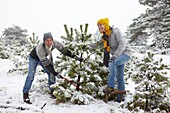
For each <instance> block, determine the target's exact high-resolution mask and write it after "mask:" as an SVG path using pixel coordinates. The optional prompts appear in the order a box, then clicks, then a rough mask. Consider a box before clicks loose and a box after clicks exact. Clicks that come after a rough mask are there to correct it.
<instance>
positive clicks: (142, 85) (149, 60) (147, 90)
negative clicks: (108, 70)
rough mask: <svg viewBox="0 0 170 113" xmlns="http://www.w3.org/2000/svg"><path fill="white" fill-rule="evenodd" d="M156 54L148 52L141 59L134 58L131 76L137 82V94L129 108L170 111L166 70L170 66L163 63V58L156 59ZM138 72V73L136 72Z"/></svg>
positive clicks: (156, 112) (133, 109)
mask: <svg viewBox="0 0 170 113" xmlns="http://www.w3.org/2000/svg"><path fill="white" fill-rule="evenodd" d="M154 56H155V55H154V54H152V53H150V52H148V54H147V55H146V56H145V57H144V58H142V60H140V59H139V58H135V57H134V58H133V60H132V61H133V62H132V65H133V67H132V68H131V69H133V70H134V71H133V70H131V72H132V73H129V74H131V78H132V80H133V81H134V82H135V84H136V87H135V94H134V95H133V100H132V101H130V102H128V103H127V107H128V109H129V110H131V111H133V112H135V111H136V112H137V111H139V110H140V109H142V110H144V111H154V113H158V112H161V111H166V112H167V113H169V112H170V106H169V105H170V103H169V99H170V96H169V92H168V87H169V86H170V82H169V79H168V77H167V72H166V70H167V69H168V66H167V65H165V64H164V63H162V59H157V60H156V59H155V57H154ZM134 72H136V73H134Z"/></svg>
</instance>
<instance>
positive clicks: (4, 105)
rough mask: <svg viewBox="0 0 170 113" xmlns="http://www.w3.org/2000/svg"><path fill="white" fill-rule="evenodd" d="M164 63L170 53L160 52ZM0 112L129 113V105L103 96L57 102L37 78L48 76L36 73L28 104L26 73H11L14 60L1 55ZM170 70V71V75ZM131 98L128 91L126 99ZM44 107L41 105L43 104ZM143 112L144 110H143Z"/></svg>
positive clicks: (132, 89)
mask: <svg viewBox="0 0 170 113" xmlns="http://www.w3.org/2000/svg"><path fill="white" fill-rule="evenodd" d="M160 57H162V58H163V59H164V62H165V63H169V64H170V56H160V55H158V56H157V57H156V58H160ZM0 66H1V68H0V113H130V112H129V111H128V110H127V109H126V108H120V105H121V104H122V103H123V102H122V103H117V102H114V101H109V102H108V103H105V102H104V101H102V100H95V101H93V102H91V103H90V104H89V105H75V104H72V103H60V104H58V105H56V102H55V100H54V99H52V98H50V96H49V95H48V93H43V92H41V91H39V90H38V89H39V88H40V85H39V84H38V83H37V82H36V81H37V80H38V79H43V78H46V77H47V76H46V75H45V74H43V75H35V79H34V82H33V86H34V88H32V92H31V93H30V94H31V95H30V99H31V101H32V102H33V104H31V105H29V104H26V103H24V102H23V100H22V88H23V85H24V82H25V79H26V76H23V75H11V74H10V75H9V74H7V71H8V70H9V69H10V68H11V67H12V66H13V64H12V61H10V60H4V59H3V60H2V59H0ZM169 74H170V72H168V75H169ZM128 83H129V84H128V85H126V89H127V90H130V91H131V92H133V91H134V86H135V85H134V83H133V82H131V81H128ZM129 99H132V96H130V95H127V97H126V101H125V102H124V103H126V102H128V100H129ZM45 103H46V105H45V107H44V108H43V109H41V107H42V106H43V105H44V104H45ZM140 113H142V111H141V112H140Z"/></svg>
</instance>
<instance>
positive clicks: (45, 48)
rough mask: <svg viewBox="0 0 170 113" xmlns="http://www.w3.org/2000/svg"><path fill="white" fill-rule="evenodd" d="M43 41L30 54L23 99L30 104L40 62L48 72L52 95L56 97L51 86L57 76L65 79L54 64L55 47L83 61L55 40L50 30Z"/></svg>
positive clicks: (64, 53)
mask: <svg viewBox="0 0 170 113" xmlns="http://www.w3.org/2000/svg"><path fill="white" fill-rule="evenodd" d="M43 41H44V42H41V43H38V45H37V46H36V47H34V48H33V50H32V51H31V53H30V55H29V63H28V64H29V68H28V75H27V77H26V80H25V84H24V87H23V101H24V102H26V103H28V104H31V101H30V99H29V91H30V88H31V86H32V82H33V80H34V75H35V72H36V68H37V65H38V64H39V65H41V67H42V68H43V69H44V72H46V73H47V75H48V86H49V91H50V94H51V97H52V98H55V95H54V94H53V91H54V88H51V87H50V86H51V85H53V84H54V83H55V81H56V78H55V77H57V78H60V79H63V77H62V76H61V75H60V73H59V72H56V71H55V69H54V66H53V58H52V51H53V50H54V49H57V50H59V51H60V52H61V53H62V54H63V55H66V56H68V57H71V58H74V59H76V60H78V61H80V62H81V61H83V59H82V58H81V57H80V58H79V57H78V56H77V55H75V54H73V53H72V52H71V51H70V50H68V49H66V48H64V46H63V44H62V43H60V42H58V41H57V40H53V36H52V34H51V33H50V32H48V33H44V37H43Z"/></svg>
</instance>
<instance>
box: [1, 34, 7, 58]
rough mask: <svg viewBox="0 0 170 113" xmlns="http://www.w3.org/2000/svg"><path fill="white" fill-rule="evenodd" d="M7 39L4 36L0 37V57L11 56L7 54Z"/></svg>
mask: <svg viewBox="0 0 170 113" xmlns="http://www.w3.org/2000/svg"><path fill="white" fill-rule="evenodd" d="M4 48H5V41H4V38H2V36H1V37H0V58H2V59H7V58H8V57H9V56H8V55H7V54H5V53H6V52H5V49H4Z"/></svg>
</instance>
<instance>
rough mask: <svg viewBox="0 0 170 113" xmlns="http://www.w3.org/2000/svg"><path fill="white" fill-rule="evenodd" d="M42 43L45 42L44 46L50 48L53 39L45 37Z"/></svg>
mask: <svg viewBox="0 0 170 113" xmlns="http://www.w3.org/2000/svg"><path fill="white" fill-rule="evenodd" d="M44 43H45V46H47V47H48V48H50V47H51V45H52V44H53V40H52V39H51V38H47V39H46V40H45V42H44Z"/></svg>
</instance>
